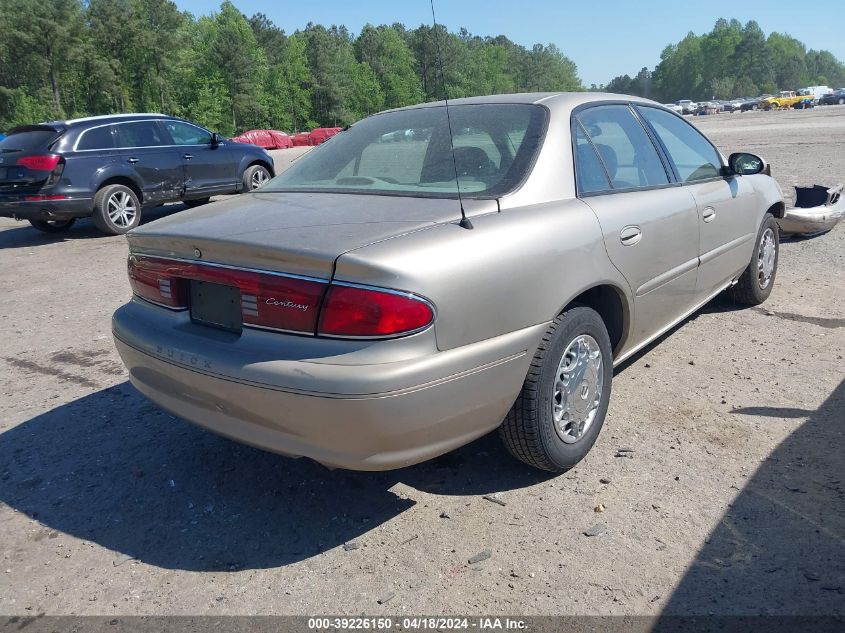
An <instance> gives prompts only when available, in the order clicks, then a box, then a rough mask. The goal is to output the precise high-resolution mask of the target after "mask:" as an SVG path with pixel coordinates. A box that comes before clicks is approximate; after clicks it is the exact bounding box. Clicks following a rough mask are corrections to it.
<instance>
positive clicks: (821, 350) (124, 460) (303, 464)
mask: <svg viewBox="0 0 845 633" xmlns="http://www.w3.org/2000/svg"><path fill="white" fill-rule="evenodd" d="M695 123H696V124H697V125H699V126H700V127H701V128H702V129H703V130H704V131H705V132H706V133H707V134H709V135H710V136H711V138H712V139H713V140H714V141H715V142H716V143H717V144H718V145H719V146H720V147H721V148H722V150H723V151H724V152H725V153H728V152H730V151H734V150H739V149H745V150H749V151H752V152H757V153H760V154H761V155H763V156H764V157H766V158H767V159H768V160H769V161H770V162H771V164H772V170H773V175H774V176H775V177H776V178H777V179H778V181H779V182H780V183H781V185H782V186H783V188H784V191H785V192H787V193H788V194H789V193H790V187H791V186H792V185H794V184H797V183H803V184H812V183H820V184H833V183H835V182H839V181H842V180H845V164H843V161H842V157H843V148H845V107H836V106H831V107H826V108H816V109H815V110H814V111H807V112H804V111H796V112H775V113H766V112H760V113H744V114H734V115H719V116H711V117H706V118H704V117H702V118H701V119H700V120H696V121H695ZM180 208H181V207H179V206H178V205H175V206H174V205H171V206H170V207H165V208H163V209H159V210H156V211H155V212H153V213H149V214H148V221H149V220H153V219H155V218H156V217H161V216H162V215H165V214H168V213H173V212H176V211H178V210H179V209H180ZM843 241H845V225H840V226H839V227H838V228H837V229H836V230H834V231H833V232H831V233H829V234H827V235H823V236H821V237H816V238H813V239H801V240H787V241H785V242H784V243H783V244H782V246H781V259H780V270H779V272H778V276H777V281H776V285H775V289H774V293H773V294H772V296H771V298H770V300H769V301H768V302H767V303H766V304H765V305H764V306H762V307H761V308H756V309H738V308H736V307H735V306H733V305H732V304H731V303H729V302H727V301H725V300H716V301H714V302H712V303H711V304H709V305H708V306H706V307H705V308H704V309H703V310H702V311H701V312H700V313H698V314H696V315H695V316H694V317H693V318H691V319H689V320H688V321H687V322H685V323H684V324H682V325H681V326H680V327H678V328H676V329H675V330H673V331H672V332H671V333H670V334H669V335H667V336H665V337H664V338H663V339H662V340H661V341H660V342H659V343H658V344H656V345H653V346H651V347H650V348H648V349H647V350H645V352H643V353H641V354H639V355H638V356H636V357H635V358H634V359H633V360H631V361H629V362H627V363H626V364H625V365H624V366H623V367H621V368H619V369H618V370H617V371H616V376H615V379H614V383H613V398H612V403H611V406H610V412H609V416H608V419H607V422H606V425H605V428H604V430H603V432H602V434H601V436H600V438H599V440H598V442H597V444H596V446H595V448H594V449H593V451H592V452H591V453H590V455H589V456H588V457H587V459H586V460H585V461H584V462H583V463H582V464H580V465H579V466H578V467H577V468H575V469H574V470H572V471H571V472H569V473H567V474H565V475H561V476H556V477H552V476H545V475H543V474H539V473H537V472H534V471H532V470H530V469H529V468H527V467H523V466H522V465H520V464H519V463H517V462H516V461H514V460H513V459H511V458H510V457H509V456H508V455H507V453H506V452H505V451H504V449H503V448H502V447H501V446H500V445H499V442H498V438H497V437H496V436H495V435H494V436H489V437H487V438H483V439H482V440H479V441H477V442H475V443H473V444H471V445H469V446H467V447H465V448H463V449H461V450H458V451H456V452H454V453H451V454H449V455H446V456H444V457H442V458H440V459H437V460H434V461H432V462H429V463H426V464H422V465H419V466H416V467H412V468H407V469H404V470H400V471H396V472H389V473H377V474H372V473H353V472H345V471H328V470H326V469H324V468H322V467H321V466H318V465H316V464H314V463H311V462H309V461H307V460H290V459H286V458H283V457H279V456H276V455H272V454H268V453H264V452H261V451H258V450H255V449H251V448H247V447H245V446H241V445H238V444H235V443H233V442H231V441H228V440H225V439H221V438H219V437H216V436H214V435H211V434H210V433H208V432H206V431H203V430H201V429H199V428H196V427H194V426H192V425H190V424H188V423H186V422H183V421H181V420H178V419H174V418H173V417H171V416H170V415H168V414H166V413H164V412H162V411H160V410H159V409H158V408H157V407H156V406H154V405H153V404H151V403H150V402H148V401H146V400H145V399H144V398H142V397H141V396H140V395H139V394H138V393H137V392H136V391H135V390H134V389H133V388H132V387H131V386H130V385H129V383H128V382H127V380H126V373H125V371H124V368H123V366H122V365H121V363H120V361H119V359H118V356H117V354H116V353H115V350H114V347H113V345H112V339H111V334H110V325H109V319H110V317H111V314H112V312H113V311H114V310H115V308H117V307H118V306H119V305H121V304H122V303H123V302H125V301H126V300H127V299H128V298H129V295H130V292H129V285H128V283H127V280H126V266H125V258H126V252H127V249H126V243H125V240H124V238H122V237H102V236H100V235H98V234H97V233H96V231H95V229H94V228H93V226H92V225H91V223H90V222H88V221H83V222H80V223H77V225H76V226H75V227H74V228H73V229H72V230H71V231H70V232H69V233H68V234H67V235H65V236H60V237H55V236H45V235H42V234H40V233H38V232H37V231H35V230H34V229H32V228H30V227H29V225H28V224H23V223H16V222H14V221H12V220H6V219H0V331H2V338H0V341H2V343H0V394H2V398H0V613H3V614H21V615H36V614H39V613H48V614H103V615H111V614H192V615H197V614H215V615H220V614H307V615H315V614H325V613H340V614H362V613H366V614H373V615H375V614H388V613H389V614H432V615H438V614H457V613H468V614H503V613H508V614H513V613H524V614H645V615H655V614H660V613H666V614H690V613H692V614H711V613H714V614H756V613H762V614H843V613H845V597H843V594H844V593H845V557H843V551H845V548H843V545H845V543H843V540H844V539H845V503H843V490H845V488H843V481H842V480H843V477H845V458H843V425H844V424H845V381H843V376H845V371H843V367H845V360H843V355H845V248H843ZM623 449H624V450H623ZM493 493H497V494H498V495H499V498H500V500H501V501H502V503H501V504H499V503H495V502H491V501H489V500H487V499H485V498H484V495H489V494H493ZM599 504H601V505H602V506H603V507H604V511H603V512H601V513H599V512H596V511H595V510H594V509H595V508H596V507H597V506H599ZM596 525H599V527H598V528H597V530H595V531H599V532H601V533H600V534H598V535H597V536H585V534H584V532H589V531H591V530H590V528H592V527H594V526H596ZM602 529H603V531H602ZM488 549H489V550H490V554H491V556H490V557H489V558H488V559H486V560H483V561H481V562H478V563H477V564H468V562H467V561H468V559H470V558H471V557H473V556H475V555H476V554H479V553H480V552H482V551H484V550H488Z"/></svg>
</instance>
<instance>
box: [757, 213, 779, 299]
mask: <svg viewBox="0 0 845 633" xmlns="http://www.w3.org/2000/svg"><path fill="white" fill-rule="evenodd" d="M776 253H777V249H776V248H775V232H774V231H773V230H772V229H770V228H768V229H766V230H765V231H764V232H763V235H762V236H761V237H760V247H759V248H758V249H757V279H758V281H759V282H760V289H761V290H765V289H766V288H768V286H769V284H770V283H771V281H772V274H773V273H774V271H775V255H776Z"/></svg>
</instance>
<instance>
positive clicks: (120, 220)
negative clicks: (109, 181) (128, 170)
mask: <svg viewBox="0 0 845 633" xmlns="http://www.w3.org/2000/svg"><path fill="white" fill-rule="evenodd" d="M140 223H141V202H140V201H139V200H138V196H137V194H136V193H135V192H134V191H132V190H131V189H130V188H129V187H127V186H126V185H107V186H105V187H103V188H102V189H100V190H99V191H98V192H97V195H95V196H94V224H95V225H96V226H97V228H98V229H100V230H101V231H102V232H103V233H107V234H109V235H119V234H121V233H126V232H127V231H129V230H130V229H134V228H135V227H136V226H138V225H139V224H140Z"/></svg>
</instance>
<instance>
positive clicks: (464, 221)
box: [430, 0, 473, 229]
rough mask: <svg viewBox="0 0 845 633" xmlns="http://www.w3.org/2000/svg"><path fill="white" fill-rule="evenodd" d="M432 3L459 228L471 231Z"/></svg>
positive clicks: (432, 1)
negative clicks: (465, 209)
mask: <svg viewBox="0 0 845 633" xmlns="http://www.w3.org/2000/svg"><path fill="white" fill-rule="evenodd" d="M430 2H431V21H432V22H434V31H433V35H434V37H435V40H434V42H435V46H436V47H437V65H438V66H439V67H440V81H442V82H443V101H445V102H446V124H447V126H448V127H449V149H450V150H451V152H452V167H454V168H455V186H456V187H457V188H458V205H459V206H460V207H461V221H460V222H459V223H458V226H460V227H462V228H465V229H471V228H473V226H472V222H470V221H469V218H468V217H467V214H466V211H464V200H463V198H462V197H461V182H460V180H458V161H457V160H456V159H455V142H454V137H453V135H452V117H451V116H449V91H448V89H447V88H446V75H445V74H444V73H443V51H442V50H441V49H440V40H439V39H437V18H436V17H435V16H434V0H430Z"/></svg>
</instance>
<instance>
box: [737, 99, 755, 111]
mask: <svg viewBox="0 0 845 633" xmlns="http://www.w3.org/2000/svg"><path fill="white" fill-rule="evenodd" d="M736 102H737V104H738V107H739V111H740V112H749V111H756V110H759V109H760V97H743V98H742V99H737V100H736ZM735 107H737V106H735Z"/></svg>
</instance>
